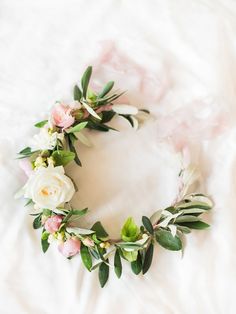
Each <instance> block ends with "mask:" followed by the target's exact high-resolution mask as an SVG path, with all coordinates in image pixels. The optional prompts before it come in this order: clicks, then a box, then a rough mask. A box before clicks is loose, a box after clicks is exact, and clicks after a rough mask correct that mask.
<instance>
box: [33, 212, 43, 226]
mask: <svg viewBox="0 0 236 314" xmlns="http://www.w3.org/2000/svg"><path fill="white" fill-rule="evenodd" d="M41 227H42V223H41V214H40V215H39V216H38V217H36V218H35V219H34V221H33V228H34V229H39V228H41Z"/></svg>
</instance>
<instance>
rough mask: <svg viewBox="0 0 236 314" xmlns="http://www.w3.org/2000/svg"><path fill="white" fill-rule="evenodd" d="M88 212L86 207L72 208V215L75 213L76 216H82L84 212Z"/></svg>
mask: <svg viewBox="0 0 236 314" xmlns="http://www.w3.org/2000/svg"><path fill="white" fill-rule="evenodd" d="M87 212H88V207H86V208H84V209H72V215H76V216H80V217H81V216H84V215H85V214H87Z"/></svg>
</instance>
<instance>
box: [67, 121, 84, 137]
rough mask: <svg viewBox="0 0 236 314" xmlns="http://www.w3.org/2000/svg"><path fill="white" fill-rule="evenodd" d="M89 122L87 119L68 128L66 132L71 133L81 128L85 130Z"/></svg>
mask: <svg viewBox="0 0 236 314" xmlns="http://www.w3.org/2000/svg"><path fill="white" fill-rule="evenodd" d="M87 124H88V122H87V121H86V122H81V123H79V124H77V125H75V126H73V127H72V128H69V129H67V130H66V133H68V134H69V133H76V132H80V131H81V130H83V129H84V128H85V127H86V125H87Z"/></svg>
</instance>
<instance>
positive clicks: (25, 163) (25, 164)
mask: <svg viewBox="0 0 236 314" xmlns="http://www.w3.org/2000/svg"><path fill="white" fill-rule="evenodd" d="M19 165H20V168H21V169H22V170H23V171H24V173H25V174H26V175H27V177H29V176H30V175H31V174H32V173H33V167H32V164H31V162H30V161H29V159H28V158H24V159H21V160H20V161H19Z"/></svg>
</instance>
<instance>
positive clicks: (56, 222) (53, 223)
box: [44, 215, 63, 233]
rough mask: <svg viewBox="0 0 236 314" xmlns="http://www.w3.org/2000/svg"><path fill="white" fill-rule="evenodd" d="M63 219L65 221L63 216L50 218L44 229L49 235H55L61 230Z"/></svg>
mask: <svg viewBox="0 0 236 314" xmlns="http://www.w3.org/2000/svg"><path fill="white" fill-rule="evenodd" d="M62 219H63V218H62V216H58V215H55V216H52V217H49V218H48V219H47V220H46V222H45V225H44V228H45V229H46V230H47V231H48V232H49V233H54V232H56V231H58V229H59V228H60V225H61V222H62Z"/></svg>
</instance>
